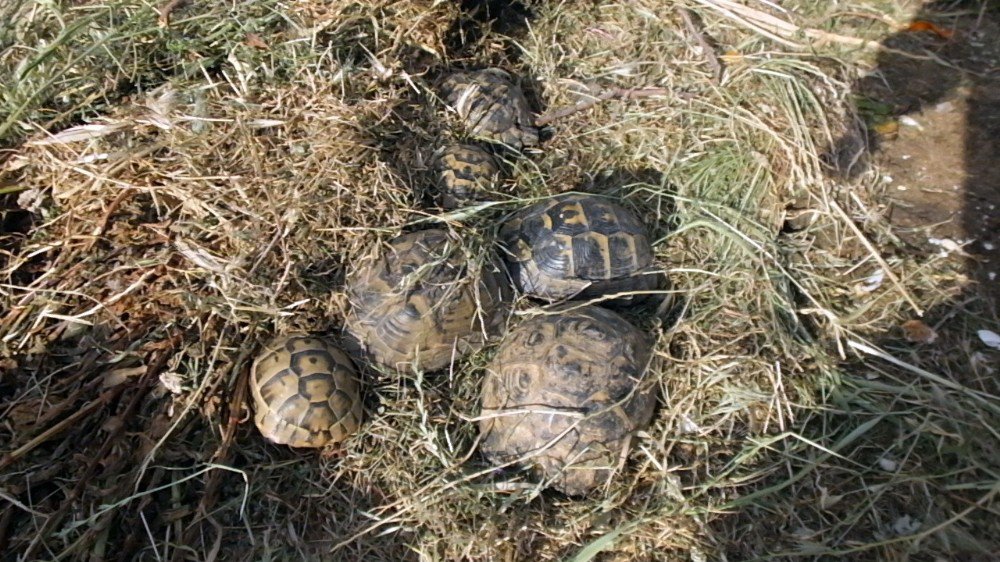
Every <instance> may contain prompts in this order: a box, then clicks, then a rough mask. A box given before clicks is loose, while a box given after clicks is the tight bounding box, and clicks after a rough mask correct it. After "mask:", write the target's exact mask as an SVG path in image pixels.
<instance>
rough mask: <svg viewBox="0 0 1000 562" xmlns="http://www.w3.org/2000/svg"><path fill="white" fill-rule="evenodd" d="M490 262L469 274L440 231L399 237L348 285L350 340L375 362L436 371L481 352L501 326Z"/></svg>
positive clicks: (497, 283) (501, 297)
mask: <svg viewBox="0 0 1000 562" xmlns="http://www.w3.org/2000/svg"><path fill="white" fill-rule="evenodd" d="M504 281H505V277H504V275H503V274H502V271H501V267H500V265H499V263H497V262H496V260H486V262H485V263H483V265H482V266H481V267H480V268H478V270H477V271H470V268H469V264H468V263H467V260H466V257H465V256H464V255H463V252H462V248H461V245H460V243H459V241H458V240H456V239H455V238H453V237H452V236H451V235H449V234H448V233H447V232H446V231H443V230H437V229H434V230H421V231H418V232H411V233H409V234H404V235H402V236H399V237H397V238H395V239H393V240H391V241H390V242H389V248H388V249H387V251H385V252H384V253H383V254H382V255H381V256H380V257H379V258H378V259H377V260H375V261H372V262H368V263H366V264H364V265H362V266H361V267H359V268H358V269H357V270H356V271H355V272H354V273H353V274H352V275H351V277H350V278H349V280H348V296H349V298H350V300H351V305H352V307H351V312H350V314H349V315H348V317H347V322H346V328H347V332H348V334H349V336H350V339H351V341H352V342H353V344H354V345H356V346H357V347H358V348H359V350H360V351H361V352H362V353H363V354H365V355H367V356H368V357H370V358H371V359H372V360H373V361H375V362H376V363H378V364H380V365H383V366H385V367H389V368H391V369H399V370H403V371H411V372H412V371H414V370H416V369H418V368H419V369H421V370H423V371H434V370H437V369H441V368H444V367H446V366H448V365H449V364H451V362H452V360H453V359H456V360H457V359H460V358H462V357H464V356H465V355H468V354H469V353H472V352H474V351H476V350H478V349H480V348H481V347H482V346H483V345H484V344H485V342H486V341H487V339H488V338H489V337H490V336H492V335H493V334H495V333H496V331H497V330H498V329H499V327H500V326H502V325H503V324H504V321H505V319H506V312H507V305H508V303H509V300H510V298H509V297H510V287H509V286H508V285H507V284H506V283H505V282H504Z"/></svg>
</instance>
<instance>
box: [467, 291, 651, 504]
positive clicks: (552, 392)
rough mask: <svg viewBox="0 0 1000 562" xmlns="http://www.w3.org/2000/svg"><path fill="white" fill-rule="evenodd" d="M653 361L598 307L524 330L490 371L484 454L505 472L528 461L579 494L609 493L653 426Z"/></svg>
mask: <svg viewBox="0 0 1000 562" xmlns="http://www.w3.org/2000/svg"><path fill="white" fill-rule="evenodd" d="M651 352H652V348H651V342H650V340H649V339H648V338H647V336H646V335H645V334H643V333H642V332H641V331H639V329H638V328H636V327H635V326H633V325H632V324H630V323H629V322H628V321H626V320H625V319H624V318H622V317H621V316H619V315H618V314H616V313H614V312H612V311H610V310H607V309H604V308H600V307H596V306H585V307H582V308H579V309H575V310H570V311H563V312H561V313H557V314H555V315H545V316H538V317H535V318H533V319H531V320H528V321H526V322H524V323H522V324H520V325H519V326H517V327H516V328H515V329H513V330H512V331H511V332H510V333H508V334H507V337H506V338H505V339H504V341H503V343H501V345H500V348H499V350H498V351H497V354H496V356H495V357H494V359H493V361H492V362H491V363H490V365H489V366H488V368H487V373H486V380H485V384H484V385H483V392H482V413H481V416H480V420H481V421H480V422H479V428H480V432H481V433H482V441H481V445H480V448H481V451H482V452H483V453H484V454H485V456H486V457H487V458H488V459H489V460H491V461H492V462H494V463H496V464H505V463H508V462H512V461H515V460H517V459H521V458H522V457H524V460H523V462H524V464H526V465H528V466H531V467H533V469H534V470H535V471H536V473H538V474H539V475H540V476H542V477H543V478H544V479H545V480H546V481H548V482H550V483H551V484H552V485H553V486H554V487H555V488H556V489H558V490H561V491H562V492H565V493H567V494H570V495H582V494H586V493H588V492H589V491H591V490H592V489H594V488H595V487H597V486H600V485H603V484H604V483H606V482H607V481H608V479H609V478H610V477H611V475H612V474H613V473H614V471H615V469H616V468H617V467H618V465H619V459H620V458H621V456H622V454H623V452H624V451H625V450H626V448H627V447H628V446H629V445H630V441H631V436H632V435H633V433H634V432H635V431H636V430H638V429H641V428H643V427H645V426H646V425H647V424H648V423H649V421H650V420H651V418H652V415H653V409H654V406H655V402H656V398H655V389H654V387H653V384H652V381H650V380H648V378H644V374H645V372H646V366H647V363H648V361H649V359H650V354H651Z"/></svg>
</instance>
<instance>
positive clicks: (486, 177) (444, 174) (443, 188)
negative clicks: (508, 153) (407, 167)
mask: <svg viewBox="0 0 1000 562" xmlns="http://www.w3.org/2000/svg"><path fill="white" fill-rule="evenodd" d="M434 177H435V180H436V183H437V188H438V204H439V205H441V207H442V208H444V209H449V210H450V209H457V208H459V207H464V206H466V205H469V204H470V203H475V202H476V201H485V200H488V199H489V198H490V196H491V192H492V191H494V190H495V189H496V186H497V184H498V183H499V181H500V166H498V165H497V161H496V159H495V158H494V157H493V155H492V154H490V153H489V152H487V151H486V150H484V149H483V148H481V147H478V146H475V145H472V144H453V145H449V146H447V147H445V148H443V149H441V151H440V152H439V153H438V155H437V156H436V157H435V159H434Z"/></svg>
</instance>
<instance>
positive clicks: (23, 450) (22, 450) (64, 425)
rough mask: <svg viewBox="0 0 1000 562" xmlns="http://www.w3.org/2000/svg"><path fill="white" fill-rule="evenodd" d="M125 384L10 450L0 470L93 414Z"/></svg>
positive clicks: (112, 399) (2, 460)
mask: <svg viewBox="0 0 1000 562" xmlns="http://www.w3.org/2000/svg"><path fill="white" fill-rule="evenodd" d="M127 386H128V385H124V384H122V385H118V386H117V387H115V388H113V389H111V390H109V391H107V392H105V393H104V394H102V395H101V396H99V397H98V398H97V399H96V400H94V401H92V402H90V403H89V404H87V405H86V406H84V407H82V408H80V409H79V410H77V411H75V412H73V414H72V415H69V416H67V417H66V419H64V420H62V421H61V422H59V423H57V424H55V425H53V426H52V427H50V428H48V429H46V430H45V431H43V432H42V433H40V434H39V435H37V436H36V437H35V438H34V439H32V440H31V441H28V442H27V443H25V444H24V445H21V446H20V447H18V448H17V449H15V450H14V451H11V452H10V454H7V455H5V456H4V457H3V458H0V470H3V469H5V468H7V467H8V466H10V465H12V464H14V463H15V462H16V461H17V460H18V459H19V458H21V457H23V456H24V455H26V454H28V453H30V452H31V451H33V450H34V449H35V448H36V447H38V446H39V445H41V444H42V443H45V442H46V441H48V440H50V439H52V438H54V437H56V436H57V435H59V434H60V433H62V432H63V431H65V430H66V429H68V428H70V427H74V426H75V425H76V423H77V422H79V421H80V420H81V419H85V418H86V417H87V416H89V415H90V414H93V413H94V412H96V411H97V410H100V409H101V408H102V407H103V406H106V405H107V404H108V403H110V402H112V401H114V400H115V399H116V398H118V396H119V395H120V394H121V393H122V391H123V390H125V388H126V387H127Z"/></svg>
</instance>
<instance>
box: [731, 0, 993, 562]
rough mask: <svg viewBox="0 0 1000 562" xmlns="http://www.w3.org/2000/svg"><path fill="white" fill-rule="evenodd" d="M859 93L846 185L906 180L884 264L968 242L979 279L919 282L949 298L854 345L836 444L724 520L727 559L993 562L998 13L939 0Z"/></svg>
mask: <svg viewBox="0 0 1000 562" xmlns="http://www.w3.org/2000/svg"><path fill="white" fill-rule="evenodd" d="M853 93H854V95H855V97H856V100H857V110H858V113H859V115H860V117H861V121H862V122H859V123H858V125H859V127H858V129H857V130H855V131H852V132H849V133H847V134H845V135H844V136H843V137H842V138H841V139H840V141H839V143H838V145H837V146H836V147H834V151H832V153H831V156H832V158H831V163H833V164H835V166H833V168H834V172H835V175H837V176H839V177H840V178H847V179H853V178H856V177H859V176H861V175H862V174H864V173H865V172H867V171H868V170H869V169H870V168H871V167H872V166H874V165H875V163H878V164H879V169H880V171H882V172H883V173H884V174H887V175H891V176H892V177H893V182H894V183H893V184H890V185H889V188H888V190H889V192H890V193H889V197H890V199H891V203H892V205H893V211H892V213H891V215H890V219H891V222H892V223H893V226H894V227H895V232H897V233H899V235H900V237H901V240H900V242H899V244H898V245H897V247H888V248H884V249H882V251H883V252H884V253H883V257H885V258H886V259H887V260H890V261H895V260H896V259H902V260H904V261H908V260H909V261H916V262H917V263H921V262H926V261H928V260H929V259H930V258H931V257H932V256H933V255H934V254H937V253H938V252H940V251H941V246H940V242H938V244H937V245H935V244H934V241H933V240H930V239H933V238H935V237H938V239H943V238H950V239H953V240H954V241H956V242H960V243H961V241H966V240H968V241H969V243H968V244H967V245H965V247H964V252H965V254H964V258H963V260H964V261H963V264H962V265H963V267H964V271H965V274H966V275H967V276H968V278H969V281H968V282H967V283H962V282H961V277H959V286H958V287H948V286H940V287H919V288H918V289H917V290H919V291H920V292H921V294H922V295H925V296H928V297H930V298H933V299H935V301H936V302H941V301H942V300H944V301H945V302H944V304H940V305H938V306H934V307H933V308H931V309H930V310H926V311H924V314H923V315H922V316H920V315H919V314H918V313H917V312H916V311H912V312H911V314H912V323H909V327H908V328H907V325H904V326H903V327H900V328H897V329H892V330H890V331H889V332H888V333H887V334H886V335H885V336H883V337H882V338H880V339H878V340H877V341H875V342H874V344H875V346H874V348H875V349H873V350H868V351H866V350H864V349H860V348H856V349H855V350H850V349H849V350H848V351H847V353H848V355H849V356H852V357H853V359H849V360H848V361H847V362H846V363H845V364H842V365H840V366H838V367H835V368H834V369H833V370H834V372H835V375H834V376H836V377H837V379H838V383H837V384H836V385H835V386H831V387H830V388H828V389H827V390H826V391H825V396H824V402H825V407H826V408H827V409H828V411H829V412H830V413H829V414H827V415H822V416H817V417H816V419H814V420H813V421H812V422H810V423H809V424H807V426H806V427H805V428H803V429H802V430H801V434H802V435H804V436H805V437H807V438H809V439H811V440H812V441H813V442H815V443H818V444H819V445H820V446H821V447H823V448H824V449H823V450H812V451H811V452H809V453H807V454H806V455H805V456H804V457H803V458H797V459H794V460H789V462H788V465H787V471H788V472H787V474H782V475H781V476H780V477H778V478H777V479H776V480H772V481H769V484H770V486H771V487H770V488H768V490H767V492H766V493H765V494H763V495H760V496H757V497H754V498H747V501H746V503H745V504H743V505H744V507H743V508H742V509H740V510H739V513H738V514H737V515H736V516H735V519H734V520H733V521H727V522H720V524H721V525H725V526H726V528H727V532H728V534H729V535H730V536H734V537H740V539H739V540H734V541H731V542H730V544H728V545H727V551H728V554H729V555H730V556H731V557H732V559H739V560H747V559H754V560H758V559H760V560H774V559H827V557H831V556H837V555H839V556H844V557H846V559H850V560H946V559H947V560H983V561H985V560H995V559H996V558H995V555H996V552H997V549H998V548H1000V542H998V538H997V537H998V535H997V533H998V530H1000V529H998V528H997V525H996V522H997V516H996V506H997V501H996V493H997V491H998V490H1000V487H998V486H1000V485H998V483H997V480H996V472H995V467H997V466H1000V456H998V450H997V446H998V443H997V439H996V435H995V432H992V431H991V430H990V426H992V427H995V422H996V420H997V419H998V413H1000V403H998V402H997V400H996V398H995V397H996V396H997V395H998V394H1000V385H998V384H997V379H996V371H995V369H996V367H995V365H997V362H998V359H1000V355H998V353H997V352H996V351H992V350H990V349H988V348H987V347H986V346H984V345H983V344H982V342H980V341H979V339H978V337H977V335H976V332H977V329H992V330H994V331H996V330H997V327H998V325H1000V324H998V316H997V300H996V299H997V297H998V295H1000V290H998V287H1000V280H998V279H997V278H996V275H998V274H1000V252H998V246H1000V210H998V209H1000V168H998V167H997V165H996V162H997V161H998V160H1000V4H997V3H996V2H993V1H990V0H970V1H954V0H951V1H938V2H930V3H927V4H926V5H924V6H923V7H922V9H921V10H920V11H919V13H918V14H917V15H916V16H915V18H914V19H913V21H912V22H909V24H908V25H907V28H906V30H904V31H899V32H896V33H894V34H892V35H890V36H889V37H888V38H886V39H885V40H884V41H883V42H882V48H881V50H880V51H879V53H878V56H877V60H876V66H875V68H874V69H873V71H872V72H870V73H868V74H867V75H866V76H865V77H863V78H861V79H859V80H858V81H857V82H856V84H855V88H854V92H853ZM919 127H922V128H919ZM896 137H898V138H896ZM952 162H955V163H956V166H955V167H952V165H951V164H952ZM902 178H905V180H904V179H902ZM946 181H947V182H949V183H947V184H945V185H942V182H946ZM903 183H905V185H903V187H900V188H898V189H897V188H896V186H897V185H902V184H903ZM794 230H795V229H794V228H792V229H791V231H794ZM785 234H786V235H787V234H789V232H788V231H786V233H785ZM953 259H954V258H953ZM942 281H943V283H951V281H950V280H948V279H943V280H942ZM885 283H886V284H888V283H889V280H888V279H886V280H885ZM883 290H885V291H888V292H890V293H893V294H894V291H896V289H895V288H893V287H889V286H886V287H884V288H883ZM949 296H950V298H948V297H949ZM887 298H888V297H887ZM918 304H919V301H918ZM874 306H879V305H878V303H877V302H876V303H875V304H874ZM918 322H919V323H918ZM921 326H924V327H927V328H929V329H930V330H932V332H926V331H922V329H921ZM932 333H933V336H932V335H931V334H932ZM852 339H853V337H852V336H848V337H847V340H852ZM865 345H867V344H865ZM852 352H856V353H852ZM883 353H884V354H885V355H883ZM991 365H992V366H991ZM841 374H843V376H841ZM829 451H835V452H836V453H835V454H832V453H830V452H829Z"/></svg>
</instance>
